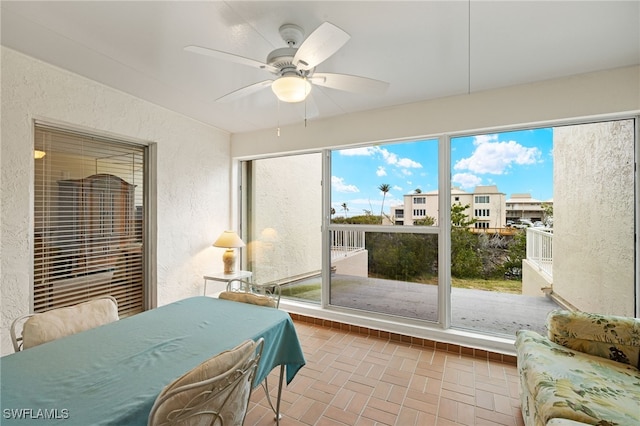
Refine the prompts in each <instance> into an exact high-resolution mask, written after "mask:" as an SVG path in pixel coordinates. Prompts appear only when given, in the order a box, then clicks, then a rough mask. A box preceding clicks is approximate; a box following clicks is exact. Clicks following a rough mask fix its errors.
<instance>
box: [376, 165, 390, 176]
mask: <svg viewBox="0 0 640 426" xmlns="http://www.w3.org/2000/svg"><path fill="white" fill-rule="evenodd" d="M376 175H377V176H386V175H387V171H386V170H385V169H384V167H382V166H378V170H376Z"/></svg>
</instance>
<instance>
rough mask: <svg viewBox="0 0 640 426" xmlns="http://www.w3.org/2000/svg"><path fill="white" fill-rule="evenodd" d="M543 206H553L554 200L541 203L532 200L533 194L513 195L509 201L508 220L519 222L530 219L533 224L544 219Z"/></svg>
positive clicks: (507, 204) (507, 206)
mask: <svg viewBox="0 0 640 426" xmlns="http://www.w3.org/2000/svg"><path fill="white" fill-rule="evenodd" d="M543 204H549V205H553V200H548V201H540V200H536V199H535V198H531V194H511V198H509V199H508V200H507V203H506V211H507V220H511V221H513V222H517V221H518V220H519V219H529V220H530V221H532V222H536V221H542V220H543V219H544V210H543V209H542V205H543Z"/></svg>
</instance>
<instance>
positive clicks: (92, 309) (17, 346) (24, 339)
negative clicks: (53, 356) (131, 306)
mask: <svg viewBox="0 0 640 426" xmlns="http://www.w3.org/2000/svg"><path fill="white" fill-rule="evenodd" d="M118 318H119V317H118V302H117V301H116V299H115V298H113V297H112V296H102V297H99V298H96V299H92V300H89V301H87V302H83V303H79V304H77V305H73V306H67V307H64V308H57V309H52V310H50V311H46V312H42V313H37V314H27V315H22V316H21V317H18V318H16V319H15V320H13V322H12V323H11V328H10V330H9V332H10V334H11V342H12V343H13V349H14V350H15V351H16V352H18V351H21V350H23V349H28V348H32V347H34V346H38V345H41V344H43V343H47V342H49V341H52V340H56V339H59V338H61V337H64V336H68V335H71V334H75V333H79V332H81V331H85V330H89V329H91V328H95V327H98V326H100V325H104V324H108V323H110V322H113V321H117V320H118Z"/></svg>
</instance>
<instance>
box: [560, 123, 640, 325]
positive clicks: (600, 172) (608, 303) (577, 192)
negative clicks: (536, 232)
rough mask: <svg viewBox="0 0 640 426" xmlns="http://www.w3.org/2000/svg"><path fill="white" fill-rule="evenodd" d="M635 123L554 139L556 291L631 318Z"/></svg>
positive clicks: (565, 132) (575, 130) (598, 126)
mask: <svg viewBox="0 0 640 426" xmlns="http://www.w3.org/2000/svg"><path fill="white" fill-rule="evenodd" d="M633 134H634V129H633V121H631V120H625V121H615V122H608V123H594V124H586V125H579V126H566V127H557V128H555V130H554V135H553V152H554V154H553V157H554V177H553V182H554V193H553V228H554V236H553V291H554V292H555V293H557V294H558V295H559V296H560V297H562V298H563V299H565V300H566V301H568V302H569V303H571V304H572V305H574V306H575V307H577V308H578V309H581V310H584V311H588V312H600V313H604V314H618V315H629V316H633V313H634V236H633V234H634V176H633V174H634V143H633Z"/></svg>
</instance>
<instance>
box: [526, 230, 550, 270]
mask: <svg viewBox="0 0 640 426" xmlns="http://www.w3.org/2000/svg"><path fill="white" fill-rule="evenodd" d="M527 260H528V261H529V262H530V263H532V264H533V265H534V266H537V267H538V270H539V271H540V272H543V273H544V274H546V275H548V276H549V278H551V277H553V229H548V228H527Z"/></svg>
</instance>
